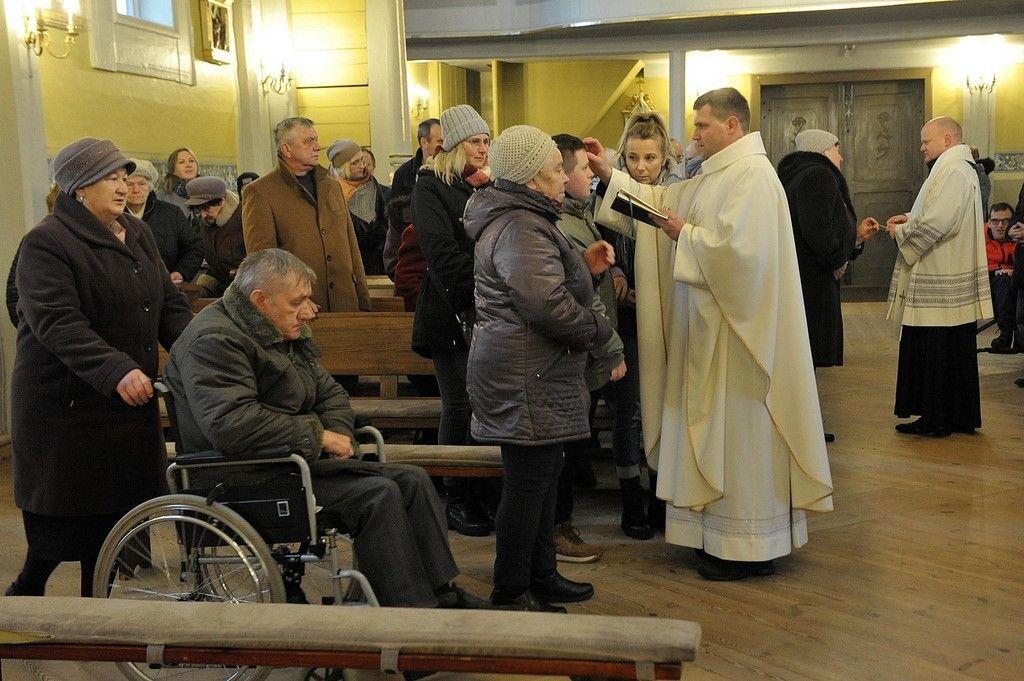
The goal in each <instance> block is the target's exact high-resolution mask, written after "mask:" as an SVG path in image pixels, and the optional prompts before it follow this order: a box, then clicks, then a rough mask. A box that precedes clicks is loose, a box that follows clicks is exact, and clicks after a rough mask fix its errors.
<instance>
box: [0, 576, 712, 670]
mask: <svg viewBox="0 0 1024 681" xmlns="http://www.w3.org/2000/svg"><path fill="white" fill-rule="evenodd" d="M2 611H3V618H2V620H3V621H2V622H0V627H2V628H3V630H4V631H3V632H2V633H4V636H3V637H2V641H4V642H3V643H0V660H2V659H7V660H76V661H88V662H135V663H140V664H146V663H149V664H151V665H158V666H159V665H163V666H167V667H168V672H169V673H170V674H172V675H173V673H174V671H175V670H174V667H173V665H190V664H191V665H201V664H211V665H259V666H266V667H282V668H287V667H301V668H329V667H333V668H349V669H375V670H383V671H386V672H391V673H395V672H400V671H450V672H488V673H506V674H542V675H562V676H572V677H574V678H578V677H591V678H617V679H636V680H637V681H655V680H656V679H679V678H680V677H681V676H682V670H683V665H684V664H685V663H686V662H690V661H692V660H694V659H695V657H696V654H697V649H698V647H699V646H700V634H701V630H700V625H698V624H696V623H695V622H687V621H684V620H674V619H665V618H660V617H611V616H605V615H576V614H569V615H561V614H554V613H535V612H530V613H526V612H499V611H490V610H436V609H430V610H428V609H422V608H358V607H343V606H331V605H302V606H297V605H290V604H278V603H267V604H236V603H202V602H161V601H141V600H119V599H103V598H66V597H64V598H62V597H53V596H50V597H45V598H34V597H25V596H14V597H8V598H4V599H3V604H2ZM111 672H112V673H116V672H114V671H113V669H111Z"/></svg>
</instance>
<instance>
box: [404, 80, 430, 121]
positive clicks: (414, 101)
mask: <svg viewBox="0 0 1024 681" xmlns="http://www.w3.org/2000/svg"><path fill="white" fill-rule="evenodd" d="M428 113H430V90H428V89H427V88H425V87H423V86H422V85H413V86H412V87H411V88H410V92H409V114H410V115H411V116H412V117H413V118H414V119H415V120H417V121H422V120H423V119H424V118H426V117H427V114H428Z"/></svg>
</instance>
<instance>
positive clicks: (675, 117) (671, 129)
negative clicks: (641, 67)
mask: <svg viewBox="0 0 1024 681" xmlns="http://www.w3.org/2000/svg"><path fill="white" fill-rule="evenodd" d="M668 134H669V135H671V136H672V137H675V138H676V139H677V140H679V141H680V142H682V143H683V146H684V147H685V146H686V141H685V140H686V138H685V135H686V52H684V51H683V50H673V51H672V52H669V53H668Z"/></svg>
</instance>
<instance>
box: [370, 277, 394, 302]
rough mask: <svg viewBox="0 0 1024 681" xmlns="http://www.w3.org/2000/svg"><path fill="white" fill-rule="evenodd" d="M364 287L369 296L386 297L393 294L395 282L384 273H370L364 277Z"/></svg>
mask: <svg viewBox="0 0 1024 681" xmlns="http://www.w3.org/2000/svg"><path fill="white" fill-rule="evenodd" d="M366 288H367V290H368V291H369V292H370V297H371V298H388V297H391V296H393V295H395V282H393V281H391V280H390V279H388V277H387V275H384V274H371V275H368V276H367V277H366Z"/></svg>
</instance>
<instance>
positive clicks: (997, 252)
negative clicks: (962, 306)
mask: <svg viewBox="0 0 1024 681" xmlns="http://www.w3.org/2000/svg"><path fill="white" fill-rule="evenodd" d="M1011 226H1016V228H1017V229H1016V230H1015V233H1016V234H1018V236H1017V240H1019V239H1021V238H1022V236H1024V225H1021V224H1020V223H1019V222H1018V223H1016V225H1014V219H1013V206H1011V205H1010V204H1008V203H997V204H995V205H993V206H992V210H991V212H990V213H989V220H988V224H987V225H985V251H986V254H987V255H988V281H989V285H990V286H991V290H992V308H993V311H994V312H995V315H996V323H997V324H998V325H999V335H998V336H997V337H996V338H994V339H993V340H992V349H993V350H1000V351H1009V350H1010V349H1011V346H1012V345H1013V344H1014V343H1013V340H1014V333H1013V332H1014V327H1015V326H1016V316H1017V287H1016V286H1015V285H1014V282H1013V267H1014V258H1013V255H1014V250H1015V249H1016V242H1015V240H1014V239H1013V238H1012V237H1011V235H1010V229H1011ZM1016 345H1017V348H1018V349H1020V346H1021V339H1020V337H1019V335H1018V337H1017V343H1016Z"/></svg>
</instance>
